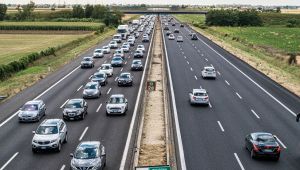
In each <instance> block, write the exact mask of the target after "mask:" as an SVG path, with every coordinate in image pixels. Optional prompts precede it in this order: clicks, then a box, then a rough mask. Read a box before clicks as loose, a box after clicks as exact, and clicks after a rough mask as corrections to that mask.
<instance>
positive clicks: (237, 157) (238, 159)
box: [234, 153, 245, 170]
mask: <svg viewBox="0 0 300 170" xmlns="http://www.w3.org/2000/svg"><path fill="white" fill-rule="evenodd" d="M234 157H235V159H236V161H237V162H238V164H239V165H240V168H241V170H245V168H244V166H243V164H242V162H241V160H240V158H239V156H238V155H237V153H234Z"/></svg>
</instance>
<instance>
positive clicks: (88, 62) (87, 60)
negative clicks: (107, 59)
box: [81, 57, 94, 68]
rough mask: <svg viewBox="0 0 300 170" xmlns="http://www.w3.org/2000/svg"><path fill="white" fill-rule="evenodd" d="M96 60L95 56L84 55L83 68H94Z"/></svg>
mask: <svg viewBox="0 0 300 170" xmlns="http://www.w3.org/2000/svg"><path fill="white" fill-rule="evenodd" d="M93 67H94V60H93V57H84V58H83V59H82V61H81V68H93Z"/></svg>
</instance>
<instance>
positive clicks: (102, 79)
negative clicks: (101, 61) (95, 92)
mask: <svg viewBox="0 0 300 170" xmlns="http://www.w3.org/2000/svg"><path fill="white" fill-rule="evenodd" d="M104 80H105V79H104V78H99V77H93V78H92V81H104Z"/></svg>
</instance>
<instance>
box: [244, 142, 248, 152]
mask: <svg viewBox="0 0 300 170" xmlns="http://www.w3.org/2000/svg"><path fill="white" fill-rule="evenodd" d="M244 147H245V149H246V150H248V147H247V143H246V142H245V146H244Z"/></svg>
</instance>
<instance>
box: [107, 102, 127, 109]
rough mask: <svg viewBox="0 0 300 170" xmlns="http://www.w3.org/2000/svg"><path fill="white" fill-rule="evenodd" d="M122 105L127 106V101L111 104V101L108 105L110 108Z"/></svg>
mask: <svg viewBox="0 0 300 170" xmlns="http://www.w3.org/2000/svg"><path fill="white" fill-rule="evenodd" d="M122 106H125V103H120V104H111V103H109V104H107V105H106V107H110V108H112V107H116V108H121V107H122Z"/></svg>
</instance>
